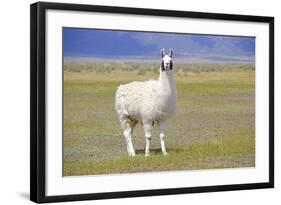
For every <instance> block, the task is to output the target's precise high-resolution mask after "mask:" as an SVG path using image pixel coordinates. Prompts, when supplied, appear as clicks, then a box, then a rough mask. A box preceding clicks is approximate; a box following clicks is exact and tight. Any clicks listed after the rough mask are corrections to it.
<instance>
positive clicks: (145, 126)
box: [143, 122, 152, 157]
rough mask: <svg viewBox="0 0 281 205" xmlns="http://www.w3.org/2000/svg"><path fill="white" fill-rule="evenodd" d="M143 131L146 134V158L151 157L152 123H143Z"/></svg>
mask: <svg viewBox="0 0 281 205" xmlns="http://www.w3.org/2000/svg"><path fill="white" fill-rule="evenodd" d="M143 129H144V134H145V156H146V157H147V156H149V146H150V140H151V136H152V123H151V122H146V123H143Z"/></svg>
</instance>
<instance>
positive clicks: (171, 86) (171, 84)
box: [158, 70, 176, 94]
mask: <svg viewBox="0 0 281 205" xmlns="http://www.w3.org/2000/svg"><path fill="white" fill-rule="evenodd" d="M158 85H159V89H160V91H163V93H166V94H172V93H175V92H176V84H175V80H174V74H173V71H172V70H167V71H161V70H160V75H159V79H158Z"/></svg>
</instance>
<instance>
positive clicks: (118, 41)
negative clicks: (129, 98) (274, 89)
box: [63, 28, 255, 58]
mask: <svg viewBox="0 0 281 205" xmlns="http://www.w3.org/2000/svg"><path fill="white" fill-rule="evenodd" d="M63 32H64V33H63V34H64V56H66V57H67V56H71V57H102V58H114V57H143V58H158V57H159V50H160V49H161V48H165V49H170V48H172V49H173V50H174V53H175V55H176V56H178V57H181V58H185V57H186V58H188V57H190V56H205V57H220V56H221V57H254V56H255V38H254V37H237V36H236V37H231V36H213V35H194V34H171V33H152V32H131V31H113V30H95V29H79V28H64V30H63Z"/></svg>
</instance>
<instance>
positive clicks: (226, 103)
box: [63, 62, 255, 176]
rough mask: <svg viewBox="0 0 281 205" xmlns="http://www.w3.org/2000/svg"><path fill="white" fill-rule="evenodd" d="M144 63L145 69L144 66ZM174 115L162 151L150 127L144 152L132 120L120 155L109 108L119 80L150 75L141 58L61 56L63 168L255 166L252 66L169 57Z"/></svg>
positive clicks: (151, 67)
mask: <svg viewBox="0 0 281 205" xmlns="http://www.w3.org/2000/svg"><path fill="white" fill-rule="evenodd" d="M145 68H147V69H145ZM174 69H175V71H176V73H175V77H176V83H177V91H178V99H177V114H176V116H175V117H174V118H173V120H171V121H170V122H169V123H168V129H167V138H166V146H167V151H168V153H169V155H168V156H163V155H162V153H161V150H160V141H159V137H158V134H157V132H156V128H155V127H154V133H153V137H152V141H151V156H149V157H147V158H145V157H144V144H145V140H144V133H143V130H142V127H141V126H140V125H137V127H136V129H135V132H134V137H133V144H134V147H135V149H136V153H137V156H136V157H134V158H130V157H128V156H127V151H126V146H125V140H124V138H123V136H122V130H121V128H120V125H119V122H118V119H117V115H116V113H115V110H114V96H115V91H116V89H117V87H118V85H119V84H121V83H126V82H130V81H133V80H147V79H157V78H158V73H157V70H158V65H157V64H154V63H147V64H145V66H143V65H140V64H135V63H116V62H115V63H73V62H72V63H66V64H65V67H64V170H63V171H64V175H65V176H75V175H95V174H107V173H128V172H154V171H167V170H194V169H210V168H232V167H253V166H255V104H254V102H255V100H254V99H255V71H254V66H253V65H245V64H181V65H177V64H175V66H174Z"/></svg>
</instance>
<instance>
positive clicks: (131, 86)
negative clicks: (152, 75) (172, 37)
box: [115, 49, 176, 156]
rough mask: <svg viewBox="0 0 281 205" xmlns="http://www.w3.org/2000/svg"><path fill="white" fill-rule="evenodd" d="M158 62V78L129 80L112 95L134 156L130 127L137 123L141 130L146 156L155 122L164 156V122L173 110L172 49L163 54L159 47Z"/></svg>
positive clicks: (131, 129)
mask: <svg viewBox="0 0 281 205" xmlns="http://www.w3.org/2000/svg"><path fill="white" fill-rule="evenodd" d="M160 53H161V56H162V62H161V66H160V71H159V72H160V74H159V79H158V80H150V81H144V82H131V83H128V84H125V85H120V86H119V87H118V89H117V92H116V96H115V109H116V112H117V114H118V116H119V120H120V124H121V127H122V129H123V131H124V132H123V134H124V137H125V140H126V143H127V151H128V154H129V156H135V150H134V147H133V144H132V135H133V129H134V127H135V126H136V124H137V123H138V122H140V123H141V124H142V125H143V129H144V132H145V140H146V145H145V156H149V144H150V140H151V136H152V126H153V124H154V123H156V124H157V127H158V132H159V136H160V143H161V150H162V153H163V154H164V155H167V151H166V148H165V141H164V138H165V128H166V121H167V119H168V118H170V117H171V116H172V115H173V114H174V113H175V111H176V85H175V80H174V75H173V62H172V57H173V51H172V50H170V52H169V54H168V55H166V54H165V51H164V49H162V50H161V52H160Z"/></svg>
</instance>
